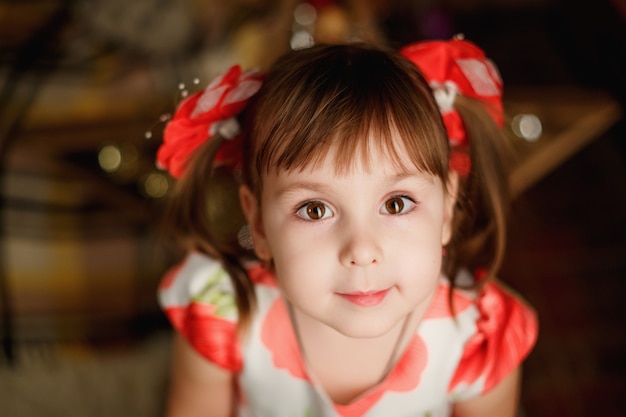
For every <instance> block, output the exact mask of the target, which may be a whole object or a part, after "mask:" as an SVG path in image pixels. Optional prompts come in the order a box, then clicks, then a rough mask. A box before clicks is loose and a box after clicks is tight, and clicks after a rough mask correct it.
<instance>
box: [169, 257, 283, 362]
mask: <svg viewBox="0 0 626 417" xmlns="http://www.w3.org/2000/svg"><path fill="white" fill-rule="evenodd" d="M247 269H248V276H249V277H250V279H251V280H252V281H253V282H255V286H256V285H261V286H262V285H267V284H268V283H270V282H271V280H272V277H269V276H268V273H263V270H262V269H261V268H259V267H257V265H256V264H251V265H249V268H247ZM158 298H159V303H160V305H161V307H162V309H163V311H164V313H165V315H166V316H167V318H168V319H169V321H170V322H171V324H172V326H173V327H174V329H175V330H176V331H177V332H178V333H180V334H181V335H182V336H183V337H184V338H185V339H186V340H187V341H188V342H189V344H190V345H191V346H192V347H193V348H194V350H196V351H197V352H198V353H199V354H200V355H201V356H203V357H204V358H206V359H208V360H210V361H212V362H214V363H216V364H217V365H219V366H221V367H223V368H226V369H229V370H231V371H237V370H239V369H241V366H242V359H241V352H240V350H241V348H240V346H239V338H238V322H239V315H238V310H237V299H236V294H235V289H234V287H233V284H232V282H231V280H230V277H229V275H228V273H227V272H226V270H225V269H224V267H223V266H222V264H221V263H220V262H218V261H217V260H215V259H213V258H211V257H209V256H206V255H204V254H201V253H197V252H192V253H189V254H188V255H187V256H186V258H185V259H184V260H183V261H182V262H181V263H179V264H178V265H176V266H174V267H172V268H171V269H170V270H169V271H168V272H167V273H166V274H165V276H164V277H163V279H162V281H161V284H160V286H159V290H158Z"/></svg>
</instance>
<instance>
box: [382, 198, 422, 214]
mask: <svg viewBox="0 0 626 417" xmlns="http://www.w3.org/2000/svg"><path fill="white" fill-rule="evenodd" d="M395 198H399V199H401V200H402V201H403V204H405V203H404V200H409V201H410V202H411V203H412V204H410V205H409V207H408V208H405V207H402V209H401V210H400V212H398V213H389V212H386V214H389V215H391V216H398V215H402V214H408V213H410V212H412V211H413V210H414V209H415V206H416V205H417V204H418V203H417V200H415V199H414V198H413V197H411V196H408V195H405V194H397V195H392V196H390V197H389V198H388V199H386V200H385V202H384V203H383V205H382V207H381V211H383V210H384V209H385V208H386V207H387V203H389V202H390V201H391V200H393V199H395Z"/></svg>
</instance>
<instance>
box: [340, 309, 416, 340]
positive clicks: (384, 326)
mask: <svg viewBox="0 0 626 417" xmlns="http://www.w3.org/2000/svg"><path fill="white" fill-rule="evenodd" d="M405 317H406V315H403V316H401V317H400V318H398V319H396V320H390V319H387V320H382V319H380V317H378V318H376V319H373V320H367V319H364V318H357V319H354V320H350V319H348V320H345V321H344V322H342V323H339V324H338V325H336V326H332V327H333V328H334V329H335V330H336V331H338V332H339V333H341V334H342V335H344V336H346V337H350V338H352V339H374V338H377V337H381V336H384V335H386V334H387V333H389V332H390V331H392V330H393V329H394V328H396V326H398V325H400V326H401V325H402V324H403V323H404V318H405Z"/></svg>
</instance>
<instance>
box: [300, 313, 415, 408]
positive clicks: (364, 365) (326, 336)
mask: <svg viewBox="0 0 626 417" xmlns="http://www.w3.org/2000/svg"><path fill="white" fill-rule="evenodd" d="M291 310H292V312H291V317H292V323H293V326H294V330H295V331H296V335H297V338H298V341H299V343H300V349H301V351H302V356H303V359H304V361H305V363H306V366H307V368H308V372H309V373H310V374H311V375H310V377H311V378H312V379H314V380H316V382H317V383H318V384H319V385H321V387H322V388H323V389H324V390H325V392H326V393H327V394H328V396H329V397H330V398H331V399H332V400H333V401H334V402H335V403H337V404H347V403H349V402H351V401H353V400H354V399H356V398H357V397H358V396H360V395H361V394H363V393H364V392H366V391H368V390H369V389H370V388H373V387H374V386H376V385H377V384H379V383H380V382H381V381H382V380H383V379H384V378H385V377H386V376H387V375H388V374H389V372H390V371H391V370H392V369H393V367H394V366H395V364H396V363H397V362H398V360H399V359H400V357H401V356H402V354H403V352H404V351H405V349H406V347H407V346H408V344H409V343H410V341H411V339H412V337H413V335H414V334H415V331H416V329H417V326H418V324H419V322H420V320H421V317H422V316H423V312H421V311H414V312H413V313H411V314H408V315H407V316H406V317H405V318H404V319H403V320H400V321H399V322H398V323H397V324H396V325H395V326H394V327H392V328H391V329H390V330H389V331H388V332H387V333H385V334H382V335H380V336H376V337H368V338H354V337H349V336H346V335H344V334H342V333H340V332H338V331H337V330H335V329H333V328H331V327H329V326H327V325H325V324H323V323H320V322H319V321H317V320H315V319H313V318H311V317H310V316H308V315H306V314H304V313H302V312H301V311H299V310H297V309H294V308H291Z"/></svg>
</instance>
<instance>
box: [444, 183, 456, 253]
mask: <svg viewBox="0 0 626 417" xmlns="http://www.w3.org/2000/svg"><path fill="white" fill-rule="evenodd" d="M458 192H459V174H458V173H457V172H456V171H450V173H449V174H448V182H447V184H446V188H445V189H444V196H443V199H444V200H443V230H442V233H441V245H442V246H445V245H447V244H448V242H450V239H451V238H452V225H453V220H454V207H455V205H456V199H457V195H458Z"/></svg>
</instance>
